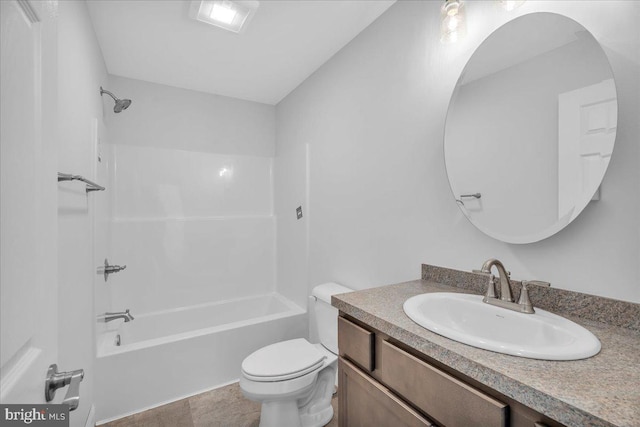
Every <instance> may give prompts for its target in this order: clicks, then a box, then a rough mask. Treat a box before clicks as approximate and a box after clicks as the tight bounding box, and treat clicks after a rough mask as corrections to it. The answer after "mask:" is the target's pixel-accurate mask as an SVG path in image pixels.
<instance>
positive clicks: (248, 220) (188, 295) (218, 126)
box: [105, 76, 276, 316]
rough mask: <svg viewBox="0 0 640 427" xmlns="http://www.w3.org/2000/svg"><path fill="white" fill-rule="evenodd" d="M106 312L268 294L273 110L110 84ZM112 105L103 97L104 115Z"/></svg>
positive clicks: (272, 250) (272, 263)
mask: <svg viewBox="0 0 640 427" xmlns="http://www.w3.org/2000/svg"><path fill="white" fill-rule="evenodd" d="M105 88H106V89H109V90H111V91H112V92H114V93H115V94H116V95H117V96H119V97H122V98H130V99H131V100H132V101H133V103H132V104H131V106H130V107H129V109H127V110H126V111H123V112H121V113H119V114H115V113H113V112H111V113H110V114H109V115H108V123H107V128H108V130H109V141H110V142H111V146H110V152H111V156H112V159H111V169H110V177H111V180H110V186H111V188H112V193H111V196H112V208H113V211H112V212H113V217H112V223H111V229H112V233H111V240H110V250H109V259H110V261H111V262H112V263H114V264H119V265H122V264H126V265H127V269H126V270H125V271H123V272H121V273H118V274H114V275H112V276H111V277H110V278H109V282H108V285H107V286H108V287H109V292H110V303H111V309H112V310H114V311H122V310H124V309H127V308H128V309H130V310H131V312H132V314H133V315H134V316H135V315H139V314H143V313H149V312H155V311H161V310H166V309H171V308H177V307H185V306H191V305H196V304H202V303H206V302H211V301H221V300H225V299H232V298H238V297H243V296H248V295H258V294H265V293H269V292H273V291H274V290H275V288H276V285H275V268H276V247H275V235H276V221H275V217H274V216H273V178H272V170H273V164H272V163H273V154H274V151H275V130H274V128H275V107H273V106H270V105H265V104H258V103H255V102H249V101H240V100H236V99H231V98H226V97H222V96H215V95H209V94H204V93H199V92H194V91H190V90H184V89H178V88H173V87H169V86H164V85H159V84H153V83H147V82H142V81H139V80H132V79H127V78H123V77H117V76H110V77H109V86H108V88H107V87H105ZM112 106H113V102H112V101H111V100H110V99H109V107H108V108H112Z"/></svg>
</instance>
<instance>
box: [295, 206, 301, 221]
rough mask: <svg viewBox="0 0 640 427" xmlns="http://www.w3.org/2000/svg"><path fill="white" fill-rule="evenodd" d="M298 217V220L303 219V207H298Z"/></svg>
mask: <svg viewBox="0 0 640 427" xmlns="http://www.w3.org/2000/svg"><path fill="white" fill-rule="evenodd" d="M296 216H297V217H298V219H300V218H302V206H298V207H297V208H296Z"/></svg>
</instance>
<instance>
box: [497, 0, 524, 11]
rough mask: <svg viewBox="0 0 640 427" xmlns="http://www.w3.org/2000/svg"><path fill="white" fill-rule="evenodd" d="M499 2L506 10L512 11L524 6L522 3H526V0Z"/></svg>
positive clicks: (502, 0) (499, 0)
mask: <svg viewBox="0 0 640 427" xmlns="http://www.w3.org/2000/svg"><path fill="white" fill-rule="evenodd" d="M498 2H499V3H500V6H502V7H503V8H504V10H508V11H512V10H514V9H517V8H519V7H520V6H522V3H524V2H525V0H498Z"/></svg>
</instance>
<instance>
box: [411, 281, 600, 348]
mask: <svg viewBox="0 0 640 427" xmlns="http://www.w3.org/2000/svg"><path fill="white" fill-rule="evenodd" d="M403 308H404V312H405V313H406V314H407V316H409V318H410V319H411V320H413V321H414V322H416V323H417V324H418V325H420V326H422V327H424V328H427V329H429V330H430V331H432V332H435V333H437V334H440V335H443V336H445V337H447V338H450V339H452V340H456V341H460V342H462V343H465V344H468V345H472V346H474V347H479V348H483V349H485V350H492V351H496V352H498V353H504V354H511V355H513V356H520V357H528V358H530V359H545V360H577V359H585V358H587V357H591V356H594V355H596V354H598V352H599V351H600V341H599V340H598V338H596V337H595V335H593V334H592V333H591V332H589V331H588V330H586V329H585V328H583V327H582V326H580V325H578V324H576V323H574V322H572V321H570V320H568V319H565V318H564V317H560V316H557V315H555V314H553V313H549V312H548V311H544V310H541V309H539V308H536V309H535V310H536V312H535V313H534V314H525V313H518V312H516V311H511V310H507V309H504V308H501V307H496V306H493V305H489V304H486V303H483V302H482V296H480V295H469V294H457V293H449V292H438V293H430V294H422V295H416V296H415V297H412V298H409V299H408V300H406V301H405V303H404V306H403Z"/></svg>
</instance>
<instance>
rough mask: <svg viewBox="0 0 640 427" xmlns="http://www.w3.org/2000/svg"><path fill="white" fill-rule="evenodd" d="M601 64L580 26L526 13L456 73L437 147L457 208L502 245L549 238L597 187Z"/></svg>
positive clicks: (607, 73)
mask: <svg viewBox="0 0 640 427" xmlns="http://www.w3.org/2000/svg"><path fill="white" fill-rule="evenodd" d="M616 125H617V98H616V89H615V84H614V81H613V73H612V71H611V66H610V65H609V61H608V60H607V57H606V55H605V53H604V51H603V50H602V47H601V46H600V44H598V42H597V41H596V39H595V38H594V37H593V36H592V35H591V33H589V31H587V30H586V29H585V28H584V27H583V26H582V25H580V24H578V23H577V22H575V21H573V20H572V19H569V18H567V17H565V16H562V15H558V14H554V13H545V12H541V13H532V14H529V15H524V16H521V17H519V18H516V19H514V20H512V21H510V22H508V23H506V24H505V25H503V26H502V27H500V28H498V29H497V30H496V31H495V32H493V33H492V34H491V35H490V36H489V37H488V38H487V39H486V40H485V41H484V42H483V43H482V44H481V45H480V46H479V47H478V49H477V50H476V51H475V52H474V54H473V55H472V56H471V58H470V59H469V62H468V63H467V65H466V66H465V68H464V71H463V72H462V75H461V76H460V78H459V79H458V83H457V85H456V87H455V90H454V92H453V95H452V97H451V102H450V104H449V111H448V113H447V120H446V125H445V138H444V154H445V163H446V168H447V175H448V177H449V183H450V185H451V191H452V192H453V194H454V197H455V199H456V201H457V202H458V206H459V207H460V209H461V210H462V211H463V212H464V214H465V215H466V217H467V218H468V219H469V220H470V221H471V223H473V224H474V225H475V226H476V227H477V228H478V229H480V230H481V231H483V232H484V233H485V234H488V235H489V236H491V237H493V238H496V239H498V240H502V241H504V242H508V243H531V242H536V241H538V240H542V239H544V238H547V237H549V236H551V235H553V234H555V233H557V232H558V231H560V230H561V229H562V228H564V227H566V226H567V225H568V224H569V223H570V222H571V221H573V220H574V219H575V218H576V217H577V216H578V215H579V214H580V212H581V211H582V210H583V209H584V208H585V206H586V205H587V204H588V203H589V201H590V200H591V199H592V198H593V197H594V194H596V192H597V190H598V188H599V186H600V183H601V181H602V178H603V176H604V173H605V171H606V169H607V166H608V165H609V159H610V157H611V153H612V151H613V145H614V141H615V137H616Z"/></svg>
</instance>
